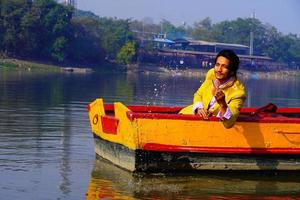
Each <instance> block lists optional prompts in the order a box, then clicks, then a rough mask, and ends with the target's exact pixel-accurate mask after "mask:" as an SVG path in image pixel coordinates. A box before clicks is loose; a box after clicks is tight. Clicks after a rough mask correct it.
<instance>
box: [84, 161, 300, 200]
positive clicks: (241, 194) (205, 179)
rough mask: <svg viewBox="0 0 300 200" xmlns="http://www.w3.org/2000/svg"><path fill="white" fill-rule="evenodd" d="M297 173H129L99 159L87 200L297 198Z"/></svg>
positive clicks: (299, 178) (298, 193)
mask: <svg viewBox="0 0 300 200" xmlns="http://www.w3.org/2000/svg"><path fill="white" fill-rule="evenodd" d="M299 188H300V174H299V173H298V171H280V172H278V171H196V172H194V173H184V172H182V173H175V174H174V173H150V174H146V173H131V172H128V171H126V170H123V169H121V168H119V167H116V166H114V165H113V164H111V163H109V162H107V161H106V160H103V159H101V158H99V157H97V159H96V160H95V162H94V168H93V171H92V172H91V178H90V183H89V186H88V189H87V194H86V197H87V199H187V198H190V199H196V198H200V197H201V198H204V199H206V198H214V197H217V198H222V199H232V198H238V199H249V198H250V199H251V198H260V199H263V198H270V197H272V198H273V197H288V198H294V197H296V196H297V197H299V196H300V190H299Z"/></svg>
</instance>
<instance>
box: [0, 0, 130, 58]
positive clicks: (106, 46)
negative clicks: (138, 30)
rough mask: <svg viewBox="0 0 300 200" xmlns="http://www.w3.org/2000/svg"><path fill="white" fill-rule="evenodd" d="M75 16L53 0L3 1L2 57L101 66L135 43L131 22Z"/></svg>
mask: <svg viewBox="0 0 300 200" xmlns="http://www.w3.org/2000/svg"><path fill="white" fill-rule="evenodd" d="M73 15H74V9H73V8H72V7H70V6H65V5H63V4H59V3H57V2H56V1H54V0H34V1H32V0H0V52H1V53H0V55H1V54H4V55H6V56H10V57H21V58H31V59H40V60H41V59H42V60H49V61H57V62H65V61H72V62H81V63H97V62H98V63H99V62H102V61H104V60H105V59H115V58H116V56H117V54H118V53H119V51H120V49H121V48H122V47H123V46H124V45H126V44H127V43H128V42H131V41H132V40H133V37H132V32H131V31H130V30H129V24H130V21H129V20H119V19H112V18H99V17H97V16H95V15H94V14H92V13H90V12H80V11H78V16H77V17H74V16H73Z"/></svg>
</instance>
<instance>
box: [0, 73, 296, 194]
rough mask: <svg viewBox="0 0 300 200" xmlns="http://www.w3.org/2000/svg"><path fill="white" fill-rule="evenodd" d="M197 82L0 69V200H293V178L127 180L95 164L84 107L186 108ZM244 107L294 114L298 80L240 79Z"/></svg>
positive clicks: (202, 175) (172, 76)
mask: <svg viewBox="0 0 300 200" xmlns="http://www.w3.org/2000/svg"><path fill="white" fill-rule="evenodd" d="M202 79H203V77H198V76H185V75H182V74H181V73H176V72H172V73H168V72H164V73H154V72H147V73H142V72H139V73H134V72H130V73H124V72H122V73H119V72H118V73H117V72H115V71H112V70H108V71H107V70H106V71H105V72H102V73H90V74H72V73H69V74H67V73H65V74H55V73H53V74H52V73H47V74H45V73H35V72H27V71H14V72H7V71H4V70H1V68H0V199H8V200H9V199H49V200H50V199H70V200H74V199H249V198H250V199H256V198H266V199H271V198H275V197H279V198H280V197H285V198H288V199H289V198H290V199H293V198H296V197H299V198H300V174H299V172H293V173H232V172H221V173H220V172H218V173H215V172H199V173H197V174H195V173H194V174H150V175H145V174H139V175H134V176H132V175H131V174H130V173H128V172H126V171H124V170H121V169H119V168H117V167H115V166H113V165H111V164H110V163H107V162H106V161H103V160H101V159H96V158H95V153H94V146H93V138H92V134H91V130H90V126H89V121H88V116H87V112H86V106H87V104H88V103H89V102H91V101H92V100H94V99H95V98H97V97H102V98H104V101H105V102H107V103H112V102H114V101H122V102H123V103H125V104H144V105H145V104H151V105H182V106H183V105H187V104H190V103H191V101H192V96H193V93H194V92H195V90H196V89H197V88H198V86H199V85H200V84H201V80H202ZM243 81H244V83H245V85H246V87H247V88H248V90H247V96H248V99H247V102H246V105H245V106H247V107H251V106H263V105H265V104H267V103H269V102H272V103H275V104H277V105H278V106H279V107H300V79H299V78H293V77H288V78H283V79H276V80H275V79H265V80H262V79H258V78H257V77H256V76H253V77H252V78H248V79H244V80H243Z"/></svg>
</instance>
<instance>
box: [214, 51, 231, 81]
mask: <svg viewBox="0 0 300 200" xmlns="http://www.w3.org/2000/svg"><path fill="white" fill-rule="evenodd" d="M229 65H230V60H228V59H227V58H225V57H223V56H219V57H218V58H217V60H216V63H215V68H214V69H215V76H216V78H217V79H218V80H219V81H220V83H221V84H222V83H225V82H226V81H227V80H228V78H229V77H230V69H229Z"/></svg>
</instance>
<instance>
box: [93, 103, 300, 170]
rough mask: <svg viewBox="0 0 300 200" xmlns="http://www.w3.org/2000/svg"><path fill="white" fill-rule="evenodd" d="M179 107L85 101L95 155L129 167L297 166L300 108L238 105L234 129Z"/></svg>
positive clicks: (139, 168)
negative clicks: (87, 102) (186, 111)
mask: <svg viewBox="0 0 300 200" xmlns="http://www.w3.org/2000/svg"><path fill="white" fill-rule="evenodd" d="M180 109H181V107H169V106H143V105H135V106H125V105H124V104H122V103H120V102H116V103H114V104H104V103H103V100H102V99H96V100H95V101H93V102H92V103H90V104H89V105H88V113H89V119H90V124H91V129H92V132H93V136H94V141H95V151H96V154H97V155H99V156H101V157H103V158H105V159H107V160H109V161H111V162H112V163H114V164H115V165H117V166H119V167H121V168H124V169H126V170H129V171H141V172H147V171H191V170H300V108H278V109H277V107H276V106H275V105H273V104H269V105H268V106H266V107H262V108H243V109H242V110H241V114H240V116H239V118H238V120H237V122H236V124H235V125H234V127H233V128H230V129H226V128H224V126H223V124H222V123H221V122H220V121H219V119H217V118H216V117H211V118H210V119H209V120H203V119H202V118H201V117H200V116H196V115H182V114H177V113H178V111H179V110H180Z"/></svg>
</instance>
